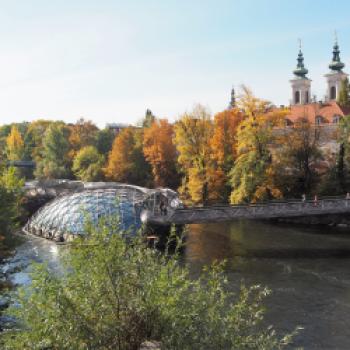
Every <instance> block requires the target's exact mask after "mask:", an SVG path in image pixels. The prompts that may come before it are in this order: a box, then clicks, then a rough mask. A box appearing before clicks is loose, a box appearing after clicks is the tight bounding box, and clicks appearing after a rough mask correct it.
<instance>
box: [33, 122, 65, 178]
mask: <svg viewBox="0 0 350 350" xmlns="http://www.w3.org/2000/svg"><path fill="white" fill-rule="evenodd" d="M68 135H69V130H68V128H67V127H65V126H63V125H59V124H52V125H50V126H49V127H48V129H47V130H46V132H45V136H44V139H43V149H42V152H41V160H40V161H39V162H37V167H36V170H35V175H36V176H37V177H38V178H48V179H55V178H67V177H69V176H70V160H69V157H68V151H69V143H68Z"/></svg>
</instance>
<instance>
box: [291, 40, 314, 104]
mask: <svg viewBox="0 0 350 350" xmlns="http://www.w3.org/2000/svg"><path fill="white" fill-rule="evenodd" d="M297 61H298V64H297V67H296V68H295V69H294V71H293V73H294V78H293V79H292V80H291V81H290V82H291V84H292V93H293V95H292V104H293V105H305V104H308V103H310V96H311V80H310V79H309V78H308V77H307V76H306V74H307V73H308V70H307V69H306V68H305V66H304V56H303V53H302V51H301V40H300V39H299V54H298V59H297Z"/></svg>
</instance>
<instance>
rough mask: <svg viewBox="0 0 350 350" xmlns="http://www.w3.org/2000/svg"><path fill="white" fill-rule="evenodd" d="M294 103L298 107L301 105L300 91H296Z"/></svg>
mask: <svg viewBox="0 0 350 350" xmlns="http://www.w3.org/2000/svg"><path fill="white" fill-rule="evenodd" d="M294 103H295V104H296V105H297V104H299V103H300V91H295V96H294Z"/></svg>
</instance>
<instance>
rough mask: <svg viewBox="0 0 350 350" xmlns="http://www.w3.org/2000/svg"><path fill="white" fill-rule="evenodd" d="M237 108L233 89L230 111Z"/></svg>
mask: <svg viewBox="0 0 350 350" xmlns="http://www.w3.org/2000/svg"><path fill="white" fill-rule="evenodd" d="M235 107H236V96H235V89H234V88H232V90H231V100H230V104H229V105H228V109H233V108H235Z"/></svg>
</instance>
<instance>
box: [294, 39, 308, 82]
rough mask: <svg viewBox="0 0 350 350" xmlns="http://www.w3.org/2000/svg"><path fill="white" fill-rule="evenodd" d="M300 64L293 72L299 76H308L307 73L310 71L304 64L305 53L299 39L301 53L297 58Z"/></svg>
mask: <svg viewBox="0 0 350 350" xmlns="http://www.w3.org/2000/svg"><path fill="white" fill-rule="evenodd" d="M297 61H298V64H297V67H296V69H294V71H293V73H294V75H295V76H297V77H298V78H306V74H307V73H308V70H307V69H306V68H305V66H304V55H303V53H302V51H301V40H300V39H299V54H298V58H297Z"/></svg>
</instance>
